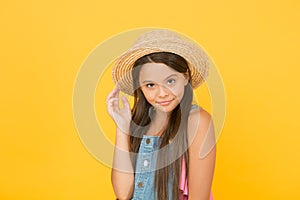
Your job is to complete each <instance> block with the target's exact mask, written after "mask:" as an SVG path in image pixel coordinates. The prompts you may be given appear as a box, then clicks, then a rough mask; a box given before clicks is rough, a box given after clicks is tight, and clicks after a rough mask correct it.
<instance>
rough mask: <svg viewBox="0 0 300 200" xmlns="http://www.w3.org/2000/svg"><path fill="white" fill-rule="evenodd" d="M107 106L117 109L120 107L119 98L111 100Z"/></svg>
mask: <svg viewBox="0 0 300 200" xmlns="http://www.w3.org/2000/svg"><path fill="white" fill-rule="evenodd" d="M107 105H108V106H109V107H116V106H119V98H111V99H109V100H108V102H107Z"/></svg>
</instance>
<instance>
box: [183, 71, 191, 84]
mask: <svg viewBox="0 0 300 200" xmlns="http://www.w3.org/2000/svg"><path fill="white" fill-rule="evenodd" d="M183 76H184V78H185V80H184V86H186V85H187V84H188V82H189V80H190V76H189V73H188V72H185V73H183Z"/></svg>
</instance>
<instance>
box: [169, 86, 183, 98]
mask: <svg viewBox="0 0 300 200" xmlns="http://www.w3.org/2000/svg"><path fill="white" fill-rule="evenodd" d="M171 92H172V94H173V95H174V96H176V97H177V98H178V99H181V98H182V96H183V94H184V85H178V86H176V87H174V88H172V89H171Z"/></svg>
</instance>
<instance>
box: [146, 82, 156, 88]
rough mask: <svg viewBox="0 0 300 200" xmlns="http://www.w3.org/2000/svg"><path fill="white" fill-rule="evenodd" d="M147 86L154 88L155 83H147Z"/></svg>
mask: <svg viewBox="0 0 300 200" xmlns="http://www.w3.org/2000/svg"><path fill="white" fill-rule="evenodd" d="M146 87H147V88H153V87H154V83H148V84H146Z"/></svg>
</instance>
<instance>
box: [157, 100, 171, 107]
mask: <svg viewBox="0 0 300 200" xmlns="http://www.w3.org/2000/svg"><path fill="white" fill-rule="evenodd" d="M173 100H174V99H171V100H168V101H157V102H156V103H157V104H159V105H161V106H168V105H169V104H170V103H171V102H172V101H173Z"/></svg>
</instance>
